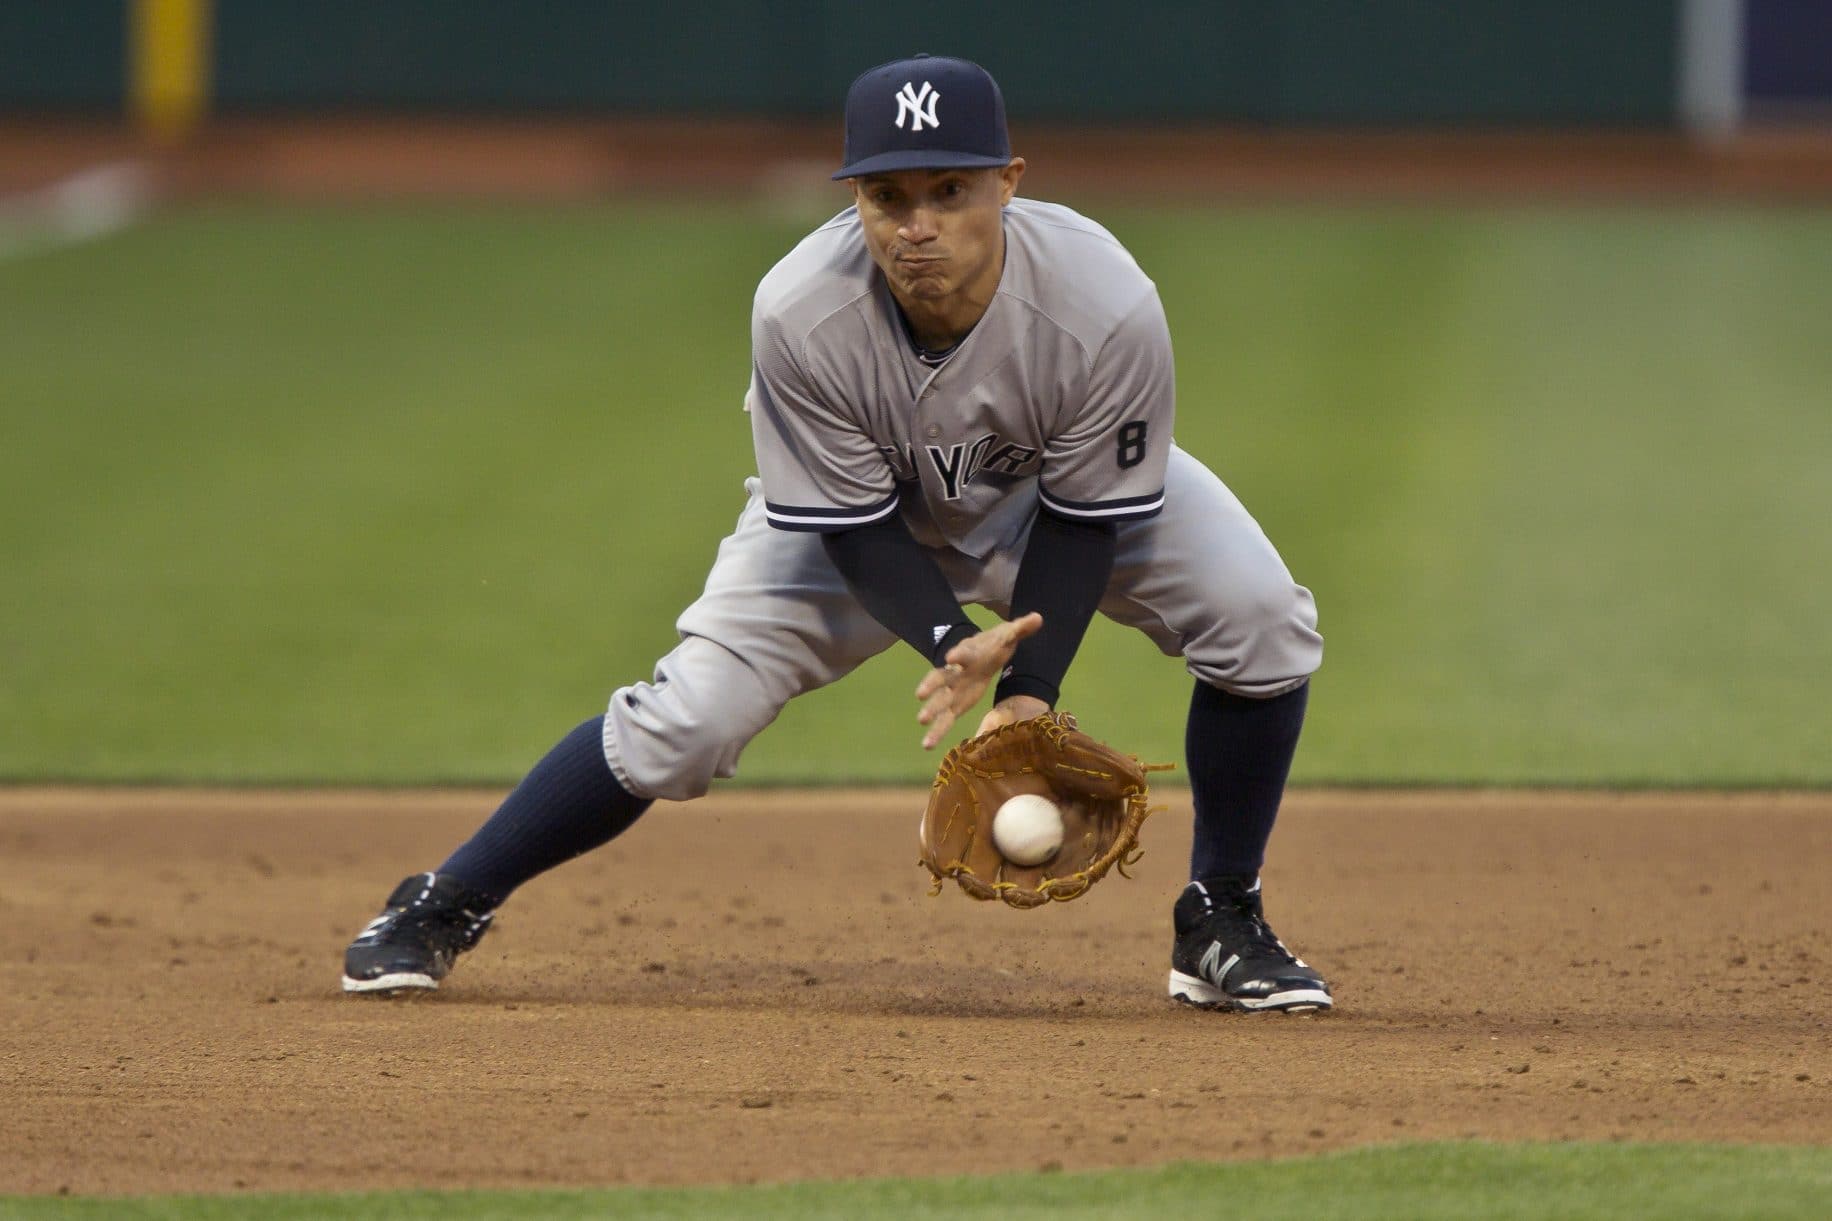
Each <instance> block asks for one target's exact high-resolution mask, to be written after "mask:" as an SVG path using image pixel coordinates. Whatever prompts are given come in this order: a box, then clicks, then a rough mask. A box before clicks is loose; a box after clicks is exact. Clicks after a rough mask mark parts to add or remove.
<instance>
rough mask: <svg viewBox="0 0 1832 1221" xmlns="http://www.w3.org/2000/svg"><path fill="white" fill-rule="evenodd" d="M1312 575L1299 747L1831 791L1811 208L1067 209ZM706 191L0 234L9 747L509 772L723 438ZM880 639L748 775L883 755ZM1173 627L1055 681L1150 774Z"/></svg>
mask: <svg viewBox="0 0 1832 1221" xmlns="http://www.w3.org/2000/svg"><path fill="white" fill-rule="evenodd" d="M1100 215H1101V216H1102V218H1103V219H1105V220H1107V221H1108V223H1109V224H1110V225H1111V226H1112V227H1113V228H1114V229H1115V230H1116V231H1117V232H1118V233H1119V234H1120V236H1121V237H1122V238H1123V239H1125V240H1126V241H1127V242H1128V243H1129V244H1130V245H1131V246H1132V248H1133V249H1134V250H1135V252H1136V253H1137V254H1138V256H1139V258H1140V261H1141V262H1142V263H1143V264H1144V266H1145V267H1146V269H1147V270H1148V271H1149V272H1151V273H1152V274H1153V275H1154V276H1155V277H1156V278H1157V280H1158V281H1159V283H1160V285H1161V287H1162V290H1163V295H1164V298H1165V301H1166V304H1167V307H1168V309H1169V313H1170V318H1171V322H1172V328H1173V333H1174V335H1175V339H1176V346H1177V353H1178V361H1179V376H1180V415H1179V426H1178V437H1179V440H1180V441H1181V442H1182V443H1183V444H1184V445H1185V446H1186V447H1187V448H1189V449H1192V450H1194V451H1195V452H1197V453H1198V454H1199V455H1202V456H1203V457H1205V458H1207V459H1208V460H1209V461H1210V462H1211V464H1212V465H1214V466H1215V467H1216V468H1217V469H1218V470H1219V471H1220V472H1221V473H1222V475H1223V476H1224V478H1226V479H1227V480H1228V481H1229V482H1230V483H1231V484H1232V485H1233V487H1234V488H1235V489H1236V490H1237V491H1238V492H1239V493H1240V494H1241V495H1242V497H1243V498H1244V499H1245V500H1246V502H1247V504H1248V505H1249V506H1250V507H1251V508H1253V509H1254V510H1255V511H1256V513H1257V514H1258V515H1259V517H1260V519H1261V521H1262V522H1263V523H1264V524H1265V525H1266V527H1267V529H1268V531H1269V532H1270V533H1271V535H1272V536H1273V538H1274V539H1275V541H1277V542H1278V543H1279V545H1280V546H1281V548H1282V549H1283V550H1284V552H1285V554H1286V557H1287V559H1288V560H1289V561H1290V563H1291V565H1292V567H1293V569H1294V570H1295V571H1296V572H1297V574H1298V576H1299V578H1300V579H1301V580H1303V581H1305V582H1306V583H1307V584H1309V585H1311V586H1312V587H1313V588H1314V589H1315V591H1316V593H1317V596H1318V599H1319V603H1320V606H1321V608H1322V616H1323V627H1324V630H1325V633H1326V635H1327V637H1328V640H1329V646H1328V656H1327V660H1326V662H1325V667H1324V670H1323V672H1322V674H1321V675H1320V676H1319V678H1318V680H1317V684H1316V687H1315V695H1314V699H1313V703H1312V709H1313V714H1312V719H1311V723H1310V726H1309V728H1308V730H1307V739H1306V743H1305V746H1304V748H1303V750H1302V751H1301V752H1300V757H1299V762H1298V771H1297V778H1298V779H1299V780H1300V781H1305V782H1311V783H1319V782H1352V783H1412V782H1425V783H1477V784H1586V785H1589V784H1606V785H1642V784H1658V785H1803V786H1823V785H1826V784H1828V783H1832V751H1828V750H1827V749H1826V727H1827V717H1826V711H1825V708H1826V696H1825V678H1826V675H1827V674H1828V673H1832V547H1829V546H1828V541H1827V540H1828V537H1829V536H1832V532H1829V531H1828V523H1829V522H1832V402H1829V396H1828V392H1827V389H1826V388H1827V387H1828V386H1832V323H1829V322H1828V319H1832V212H1828V211H1824V210H1799V211H1761V210H1683V209H1676V210H1653V209H1650V210H1620V209H1618V210H1599V211H1586V210H1544V211H1519V212H1514V211H1496V210H1471V211H1459V210H1428V211H1418V210H1406V209H1398V208H1385V209H1355V210H1336V209H1326V208H1298V209H1293V208H1266V209H1239V210H1227V211H1215V212H1195V211H1182V212H1152V211H1142V210H1137V209H1125V210H1118V211H1103V212H1101V213H1100ZM805 227H806V226H805V225H804V224H803V223H801V222H800V221H787V220H783V219H781V218H764V217H762V216H761V215H760V214H757V213H754V212H752V211H749V210H744V209H739V208H736V207H733V208H730V209H725V208H715V207H710V206H706V207H694V208H681V207H665V208H664V207H662V206H660V205H648V206H605V207H601V208H587V209H576V210H564V209H540V210H536V209H528V210H522V209H508V208H505V209H501V210H466V209H451V208H447V209H439V210H407V209H399V210H375V211H367V212H355V211H343V212H329V211H327V212H309V211H307V212H301V211H272V210H263V209H256V208H222V209H211V210H201V211H188V212H179V213H176V214H172V215H168V216H166V217H164V218H161V219H158V220H156V221H154V222H152V223H149V224H146V225H144V226H142V227H140V228H137V229H135V230H132V231H129V232H126V233H123V234H120V235H117V236H114V237H112V238H109V239H107V240H104V241H100V242H97V243H94V244H91V245H87V246H82V247H77V248H72V249H66V250H62V251H57V252H52V253H44V254H39V255H35V256H32V257H29V258H24V259H16V260H14V261H11V262H4V263H0V425H3V436H0V555H4V557H5V578H4V585H3V587H0V589H3V592H0V779H4V780H15V781H24V780H42V779H51V780H101V781H127V780H160V781H211V782H217V781H221V782H231V781H255V782H297V783H312V782H382V783H411V782H423V781H454V782H465V781H480V782H489V783H502V782H507V781H511V780H513V779H514V778H515V777H516V776H518V775H519V774H520V772H521V771H522V770H523V769H524V768H525V767H526V766H527V765H528V764H529V763H530V762H532V760H533V759H534V758H536V757H538V755H539V753H540V752H541V751H542V750H544V749H545V748H546V746H547V745H549V744H550V743H551V742H552V741H553V740H554V739H555V738H556V737H557V736H558V735H559V734H561V733H562V732H564V731H565V730H566V729H567V728H569V727H570V726H571V725H573V724H574V723H576V722H577V721H578V720H580V719H582V718H584V717H585V716H587V715H590V714H592V713H593V712H594V711H596V710H598V709H599V708H601V707H602V704H603V701H604V699H605V698H606V696H607V695H608V693H609V691H610V690H611V689H612V688H614V687H615V686H617V685H618V684H620V683H622V682H625V681H628V680H631V679H634V678H637V677H642V676H645V675H646V674H647V673H648V670H649V666H650V664H651V663H652V661H653V659H654V658H655V657H656V656H657V655H658V654H659V653H661V652H662V651H664V650H665V649H666V648H667V647H669V645H670V643H671V641H672V638H673V635H672V622H673V618H674V616H675V614H676V613H677V612H678V611H679V609H680V608H681V607H682V606H683V605H684V604H685V603H686V602H687V601H689V600H690V599H691V598H692V597H693V596H694V594H695V593H696V591H697V590H698V588H699V586H700V582H701V580H702V577H703V575H704V572H705V569H706V567H707V566H708V564H709V563H710V561H711V558H712V554H713V549H714V546H715V544H716V543H717V540H718V539H719V537H720V536H721V534H722V533H723V532H724V531H725V530H726V529H727V528H728V527H729V526H730V523H731V521H732V519H733V518H734V517H735V515H736V513H737V511H738V509H739V507H740V504H741V497H742V492H741V488H740V481H741V480H742V478H743V477H744V476H745V475H746V474H747V473H749V472H750V470H751V459H750V454H749V436H748V430H747V427H746V424H745V421H744V418H743V417H742V415H741V414H740V413H739V411H738V405H739V399H740V395H741V393H742V390H743V386H744V383H745V380H746V376H747V352H746V347H747V315H748V309H749V301H750V293H751V289H752V287H753V285H754V283H755V281H756V279H757V277H758V276H759V275H760V274H761V273H762V272H763V271H764V270H765V269H766V268H767V267H768V266H769V265H770V263H771V262H772V261H773V259H774V258H775V257H777V256H778V255H779V254H780V253H781V252H782V251H784V250H785V249H786V248H787V247H788V246H789V245H790V244H791V243H792V242H793V241H794V239H795V238H796V237H797V236H798V235H799V233H800V232H801V231H803V229H804V228H805ZM918 671H919V664H918V663H917V661H916V659H915V657H914V655H913V654H908V653H907V651H904V650H899V651H898V652H896V653H893V654H890V655H887V656H886V657H885V658H881V659H879V660H878V661H877V662H874V663H873V664H872V665H870V666H868V667H867V668H866V669H865V670H864V671H862V672H861V673H860V674H859V675H857V676H855V677H854V678H853V679H852V680H849V682H847V683H845V684H842V685H841V687H839V688H836V689H833V690H830V691H826V692H822V693H819V694H816V695H814V696H810V697H808V698H807V699H805V700H802V701H798V702H797V704H796V705H794V706H793V707H792V708H791V709H790V710H789V712H788V713H787V714H786V715H785V717H784V718H783V720H782V721H781V722H780V723H779V724H778V725H777V726H776V727H775V728H774V729H773V730H772V731H770V732H769V733H767V734H766V735H765V736H764V738H763V739H761V740H760V741H759V742H758V743H757V745H756V746H755V747H754V748H753V749H752V751H751V752H750V753H749V754H748V755H747V756H746V760H745V768H744V772H743V775H744V777H745V778H746V779H749V780H752V781H769V782H787V781H801V780H812V781H829V780H842V779H845V780H883V781H911V780H918V779H921V778H923V777H925V776H926V775H927V773H928V770H929V768H930V767H931V765H932V762H933V760H932V758H931V757H928V756H925V755H923V754H922V752H921V751H920V750H918V749H917V747H916V741H917V732H916V726H915V724H914V722H913V719H912V717H913V713H914V704H913V701H912V700H911V699H910V697H909V688H910V687H911V686H912V684H913V683H914V681H915V678H916V677H917V674H918ZM1187 698H1188V696H1187V680H1186V679H1185V678H1184V677H1183V675H1182V672H1181V668H1180V666H1179V664H1178V663H1177V662H1175V661H1171V660H1168V659H1162V658H1160V657H1158V655H1157V654H1156V653H1155V652H1154V651H1153V650H1152V649H1150V647H1149V646H1147V645H1145V644H1144V643H1143V642H1142V641H1140V640H1137V639H1134V638H1131V637H1129V636H1128V635H1127V634H1125V633H1124V632H1122V631H1121V630H1120V629H1117V628H1114V627H1113V626H1112V625H1109V624H1104V623H1103V624H1097V625H1096V627H1095V628H1094V630H1093V632H1092V633H1091V636H1090V639H1089V642H1088V644H1087V645H1086V646H1085V648H1084V651H1083V655H1082V657H1081V658H1080V659H1079V661H1078V664H1077V666H1076V668H1075V670H1074V671H1073V673H1072V674H1071V676H1070V680H1069V683H1068V685H1067V691H1066V696H1065V703H1066V705H1068V706H1071V707H1073V708H1075V709H1076V710H1078V711H1079V712H1080V713H1081V714H1082V716H1083V718H1084V721H1085V723H1086V724H1087V725H1088V727H1089V728H1090V729H1092V730H1093V731H1094V732H1095V733H1096V734H1098V735H1100V736H1103V737H1108V738H1111V739H1113V740H1116V741H1119V742H1123V743H1124V744H1126V745H1127V746H1128V747H1130V748H1132V749H1135V750H1138V751H1140V752H1141V753H1143V754H1144V755H1146V756H1148V757H1152V758H1159V759H1167V760H1168V759H1176V758H1178V757H1179V756H1180V753H1181V725H1182V717H1183V711H1184V707H1185V704H1186V701H1187Z"/></svg>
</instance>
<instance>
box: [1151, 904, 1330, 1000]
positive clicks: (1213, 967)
mask: <svg viewBox="0 0 1832 1221" xmlns="http://www.w3.org/2000/svg"><path fill="white" fill-rule="evenodd" d="M1173 920H1174V922H1175V924H1176V931H1177V940H1176V943H1175V945H1174V946H1173V947H1172V949H1171V952H1170V995H1171V999H1172V1000H1178V1001H1182V1002H1183V1003H1184V1004H1186V1005H1196V1006H1199V1007H1201V1008H1204V1009H1241V1010H1246V1011H1248V1012H1254V1013H1257V1012H1262V1011H1275V1012H1283V1013H1311V1012H1320V1011H1322V1010H1325V1009H1328V1008H1329V1007H1330V1003H1331V1002H1330V995H1329V985H1328V984H1326V983H1324V982H1323V977H1322V976H1321V975H1319V974H1317V972H1316V971H1314V970H1312V969H1311V968H1310V967H1308V966H1306V965H1305V964H1304V961H1303V960H1302V959H1300V958H1298V957H1297V956H1296V955H1295V954H1293V953H1292V952H1291V951H1290V950H1288V949H1286V948H1285V943H1284V942H1282V941H1280V940H1279V939H1278V936H1277V934H1275V933H1274V932H1273V931H1272V929H1271V928H1270V927H1269V926H1268V925H1267V924H1266V914H1265V911H1264V909H1263V908H1261V906H1260V886H1259V879H1258V878H1253V877H1219V878H1206V879H1204V880H1202V881H1200V882H1191V883H1190V884H1189V885H1188V886H1186V887H1184V888H1183V893H1182V894H1180V895H1178V896H1177V907H1176V911H1175V914H1174V916H1173Z"/></svg>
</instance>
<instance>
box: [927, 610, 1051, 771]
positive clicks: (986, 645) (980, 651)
mask: <svg viewBox="0 0 1832 1221" xmlns="http://www.w3.org/2000/svg"><path fill="white" fill-rule="evenodd" d="M1042 629H1043V616H1042V615H1039V614H1038V613H1037V612H1035V611H1032V612H1031V613H1030V614H1028V615H1022V616H1020V617H1019V618H1016V619H1013V620H1011V621H1010V622H1007V623H1000V624H997V625H995V626H993V627H989V628H987V629H986V630H985V631H983V632H979V633H977V634H975V635H972V636H969V637H967V639H965V640H963V641H961V642H960V643H959V644H957V645H955V646H954V647H953V648H951V649H949V650H948V655H947V656H946V657H945V658H943V661H944V662H945V663H946V664H945V665H942V666H939V667H937V668H936V669H933V670H930V671H929V672H928V673H927V674H925V675H924V676H923V679H922V681H921V682H920V683H917V684H916V698H917V699H919V700H921V701H922V711H921V712H919V713H917V714H916V721H917V723H918V724H921V725H927V726H928V727H929V729H928V732H927V733H925V734H923V735H922V748H923V749H924V750H933V749H934V748H935V744H936V743H938V742H940V741H941V740H942V738H943V737H944V736H945V735H946V734H947V732H948V730H949V729H950V728H951V727H952V726H953V724H954V722H955V720H956V718H958V717H959V716H960V715H961V714H962V713H963V712H966V711H967V710H968V709H970V708H972V707H973V706H974V705H975V704H977V703H979V702H980V697H981V696H983V695H985V694H986V688H988V687H990V686H991V685H992V684H993V683H994V682H996V681H997V680H998V677H999V673H1000V671H1002V670H1004V669H1005V663H1006V662H1008V661H1010V660H1011V655H1012V651H1013V650H1015V649H1016V648H1017V647H1018V642H1019V641H1020V640H1023V639H1024V638H1025V637H1026V636H1034V635H1036V634H1037V633H1038V632H1039V631H1041V630H1042Z"/></svg>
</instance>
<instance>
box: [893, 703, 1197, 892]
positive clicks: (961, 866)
mask: <svg viewBox="0 0 1832 1221" xmlns="http://www.w3.org/2000/svg"><path fill="white" fill-rule="evenodd" d="M1166 766H1167V765H1162V764H1159V765H1147V764H1142V763H1140V762H1139V761H1138V759H1137V758H1135V757H1133V756H1132V755H1127V754H1122V753H1121V752H1119V751H1117V750H1114V749H1113V748H1112V747H1110V746H1107V745H1106V744H1104V743H1101V742H1097V741H1095V740H1094V739H1093V738H1090V737H1089V736H1088V735H1087V734H1084V733H1082V732H1081V731H1080V730H1078V729H1077V728H1076V727H1075V718H1074V717H1072V716H1069V715H1068V714H1067V713H1061V712H1049V713H1045V714H1044V715H1042V716H1038V717H1032V718H1030V719H1029V720H1022V721H1015V722H1012V723H1009V724H1003V725H1000V726H998V727H997V728H994V729H992V730H990V731H989V732H986V733H982V734H980V735H979V736H978V737H975V738H971V739H969V740H967V741H965V742H962V743H961V744H960V745H959V746H956V747H955V748H954V749H953V750H951V751H949V752H948V754H947V756H946V757H945V758H943V759H942V761H941V767H940V769H939V770H938V771H937V773H936V776H935V782H934V784H933V785H932V786H931V788H930V791H929V805H928V809H927V810H926V811H924V813H923V818H922V835H921V844H922V862H921V863H922V865H923V866H924V867H925V868H927V869H928V871H929V872H930V873H931V874H933V875H934V877H935V888H934V890H933V892H932V893H935V894H939V893H940V892H941V888H942V885H943V883H944V882H946V881H947V880H948V879H949V878H952V879H954V881H955V882H956V883H958V884H959V885H960V888H961V889H962V890H964V891H966V892H967V893H968V894H969V895H971V896H972V897H974V898H976V899H1002V900H1004V901H1005V902H1006V903H1009V904H1010V905H1012V906H1013V907H1037V906H1040V905H1041V904H1044V903H1048V902H1049V901H1050V900H1052V899H1057V900H1067V899H1074V898H1077V897H1079V896H1081V895H1083V894H1086V893H1087V891H1088V888H1089V887H1091V886H1093V885H1094V883H1096V882H1098V881H1100V879H1102V878H1103V877H1105V876H1106V875H1107V873H1108V871H1109V870H1111V869H1114V868H1116V867H1117V868H1118V869H1119V870H1120V872H1121V874H1124V873H1125V871H1126V866H1127V865H1129V864H1131V863H1132V862H1133V861H1134V860H1137V859H1138V853H1139V847H1138V838H1139V828H1140V826H1141V825H1142V824H1143V823H1144V821H1145V818H1146V815H1148V814H1149V813H1150V812H1151V811H1150V807H1149V805H1148V793H1149V789H1148V785H1147V784H1146V780H1145V774H1146V772H1148V771H1158V770H1163V769H1164V768H1165V767H1166ZM1020 793H1035V794H1038V795H1040V796H1044V797H1047V798H1049V799H1050V801H1052V802H1053V803H1055V805H1056V806H1057V807H1059V808H1060V810H1061V811H1062V824H1063V835H1062V846H1061V848H1059V849H1058V850H1057V851H1056V852H1055V854H1054V855H1052V856H1051V857H1049V858H1048V859H1047V860H1044V861H1042V862H1041V863H1039V864H1034V865H1020V864H1017V863H1015V862H1013V861H1010V860H1008V859H1006V858H1005V857H1004V856H1003V855H1002V854H1001V853H1000V851H999V849H998V846H997V845H996V844H995V843H994V842H993V836H992V821H993V816H994V815H995V814H997V813H998V810H999V807H1000V806H1002V805H1004V804H1005V802H1006V801H1007V800H1009V799H1010V798H1012V797H1015V796H1017V795H1018V794H1020Z"/></svg>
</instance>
